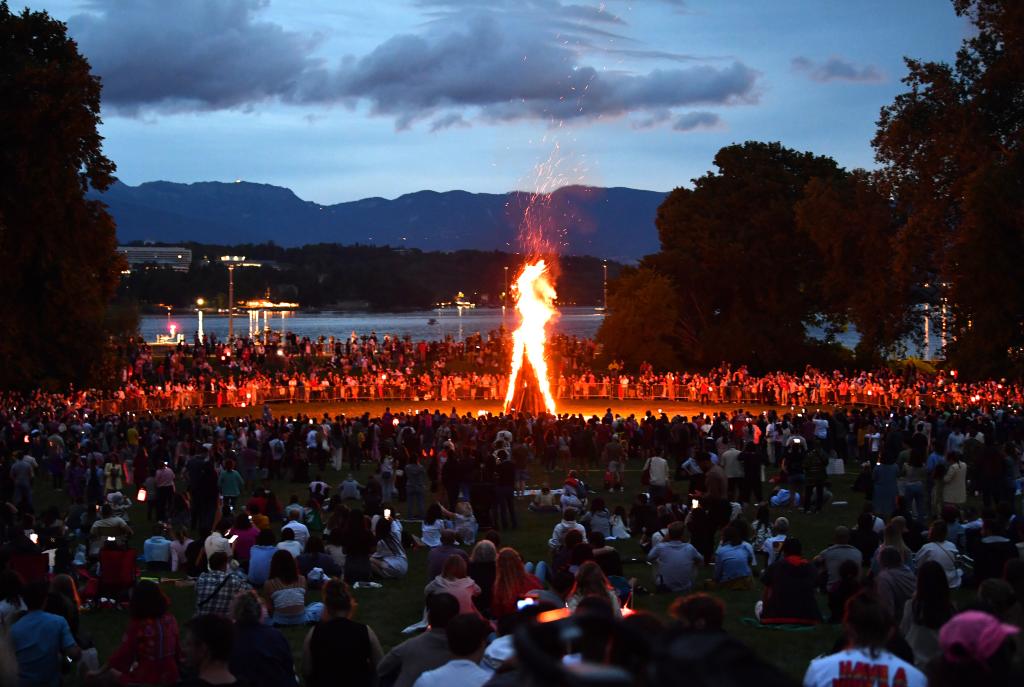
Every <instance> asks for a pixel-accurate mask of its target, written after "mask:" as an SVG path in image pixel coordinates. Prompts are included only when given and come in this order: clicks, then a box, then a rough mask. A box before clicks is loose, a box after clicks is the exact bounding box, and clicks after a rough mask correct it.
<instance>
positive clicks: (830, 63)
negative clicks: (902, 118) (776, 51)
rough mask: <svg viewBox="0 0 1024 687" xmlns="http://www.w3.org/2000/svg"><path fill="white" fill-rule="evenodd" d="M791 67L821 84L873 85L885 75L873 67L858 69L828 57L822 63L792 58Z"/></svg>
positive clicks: (883, 78) (839, 58)
mask: <svg viewBox="0 0 1024 687" xmlns="http://www.w3.org/2000/svg"><path fill="white" fill-rule="evenodd" d="M792 65H793V69H794V70H795V71H798V72H803V73H805V74H807V76H808V78H810V79H811V80H813V81H818V82H821V83H825V82H828V81H856V82H862V83H874V82H878V81H884V80H885V75H884V74H882V72H881V70H879V69H878V68H877V67H875V66H874V65H870V64H869V65H865V66H863V67H858V66H857V65H855V64H854V63H853V62H850V61H849V60H845V59H843V58H841V57H830V58H828V59H827V60H825V61H823V62H815V61H814V60H812V59H810V58H808V57H794V58H793V62H792Z"/></svg>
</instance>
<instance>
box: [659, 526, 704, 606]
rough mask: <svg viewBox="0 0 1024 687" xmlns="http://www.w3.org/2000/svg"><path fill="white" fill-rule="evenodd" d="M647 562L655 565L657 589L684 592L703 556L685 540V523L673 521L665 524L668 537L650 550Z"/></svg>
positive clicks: (691, 582)
mask: <svg viewBox="0 0 1024 687" xmlns="http://www.w3.org/2000/svg"><path fill="white" fill-rule="evenodd" d="M647 561H648V562H649V563H654V564H655V566H656V567H655V573H654V579H655V586H656V588H657V590H658V591H659V592H671V593H675V594H685V593H687V592H689V591H690V590H691V589H692V588H693V582H694V580H695V579H696V578H697V569H698V568H700V566H702V565H703V564H704V557H703V556H702V555H700V553H699V552H698V551H697V549H695V548H694V547H693V545H692V544H690V543H689V542H688V541H686V525H685V524H683V523H681V522H678V521H677V522H673V523H672V524H671V525H669V526H668V539H667V540H664V541H662V542H660V543H659V544H658V545H657V546H655V547H653V548H652V549H651V551H650V553H648V554H647Z"/></svg>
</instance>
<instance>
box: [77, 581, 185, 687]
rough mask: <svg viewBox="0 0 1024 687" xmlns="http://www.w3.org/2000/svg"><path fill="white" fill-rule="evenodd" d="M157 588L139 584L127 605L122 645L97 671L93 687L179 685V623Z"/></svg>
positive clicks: (89, 677) (90, 680)
mask: <svg viewBox="0 0 1024 687" xmlns="http://www.w3.org/2000/svg"><path fill="white" fill-rule="evenodd" d="M169 609H170V601H169V600H168V598H167V597H166V596H165V595H164V593H163V592H162V591H161V590H160V587H159V585H157V584H156V583H155V582H151V581H149V580H141V581H139V583H138V584H137V585H135V588H134V589H133V590H132V595H131V599H130V601H129V602H128V612H129V616H130V618H131V619H130V621H129V623H128V628H127V629H126V630H125V633H124V637H122V639H121V644H120V645H119V646H118V647H117V649H115V650H114V653H112V654H111V655H110V659H109V660H108V661H107V662H106V663H105V664H104V665H103V666H101V667H100V669H99V670H97V671H95V672H93V673H89V674H88V675H87V676H86V677H87V679H86V684H93V685H117V684H122V685H175V684H177V683H178V660H179V659H180V658H181V647H180V646H179V644H178V621H177V620H175V619H174V615H173V614H172V613H170V611H169Z"/></svg>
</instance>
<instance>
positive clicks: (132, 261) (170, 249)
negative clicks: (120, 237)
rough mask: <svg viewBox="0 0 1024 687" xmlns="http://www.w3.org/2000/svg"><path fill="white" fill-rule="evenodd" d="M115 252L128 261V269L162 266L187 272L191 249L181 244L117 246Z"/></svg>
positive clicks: (190, 259)
mask: <svg viewBox="0 0 1024 687" xmlns="http://www.w3.org/2000/svg"><path fill="white" fill-rule="evenodd" d="M117 252H118V253H120V254H121V255H123V256H124V258H125V260H126V261H127V262H128V269H129V271H130V270H133V269H138V268H142V269H146V268H149V267H162V268H169V269H172V270H175V271H177V272H188V270H189V267H191V266H192V251H191V250H189V249H188V248H182V247H181V246H118V247H117Z"/></svg>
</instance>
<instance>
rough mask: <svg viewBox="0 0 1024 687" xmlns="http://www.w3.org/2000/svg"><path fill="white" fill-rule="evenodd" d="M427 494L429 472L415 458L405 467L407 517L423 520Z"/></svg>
mask: <svg viewBox="0 0 1024 687" xmlns="http://www.w3.org/2000/svg"><path fill="white" fill-rule="evenodd" d="M426 493H427V471H426V470H425V469H424V468H423V466H422V465H420V462H419V460H418V459H416V458H413V459H412V460H411V461H409V462H408V463H406V465H405V497H406V503H407V506H406V515H407V516H408V517H410V518H422V517H423V509H424V500H425V497H426Z"/></svg>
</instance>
